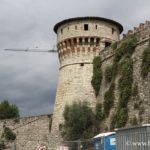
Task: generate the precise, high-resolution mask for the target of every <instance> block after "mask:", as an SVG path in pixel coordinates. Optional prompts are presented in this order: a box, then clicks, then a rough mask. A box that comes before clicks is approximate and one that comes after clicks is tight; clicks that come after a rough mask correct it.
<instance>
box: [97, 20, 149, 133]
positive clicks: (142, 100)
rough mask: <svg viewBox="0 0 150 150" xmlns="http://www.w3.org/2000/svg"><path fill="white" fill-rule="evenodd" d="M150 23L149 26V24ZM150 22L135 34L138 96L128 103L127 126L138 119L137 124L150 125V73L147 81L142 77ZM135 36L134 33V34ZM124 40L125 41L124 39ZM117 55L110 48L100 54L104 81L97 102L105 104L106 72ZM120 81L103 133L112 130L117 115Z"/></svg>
mask: <svg viewBox="0 0 150 150" xmlns="http://www.w3.org/2000/svg"><path fill="white" fill-rule="evenodd" d="M148 23H149V24H148ZM149 25H150V22H146V24H145V25H143V27H142V28H141V29H139V28H136V29H137V30H138V31H137V32H134V34H135V35H136V36H137V37H138V38H139V40H140V41H139V42H138V43H137V45H136V48H135V51H134V53H133V55H132V59H133V79H134V81H133V86H134V85H137V86H138V95H137V96H136V97H134V98H133V97H132V98H131V100H130V101H129V103H128V110H129V112H128V114H129V118H128V122H127V125H126V126H131V125H132V120H133V118H135V117H136V118H137V123H138V124H142V123H150V111H149V109H150V73H149V75H148V77H147V78H146V79H143V78H142V76H141V63H142V55H143V52H144V50H145V48H147V47H148V44H149V41H150V30H149V29H150V26H149ZM130 35H131V34H129V33H128V34H127V35H126V38H127V37H128V36H130ZM132 35H133V32H132ZM123 40H124V39H123ZM114 55H115V51H114V50H113V49H112V48H111V47H109V48H106V49H103V50H102V51H101V52H100V56H101V58H102V70H103V80H102V83H101V89H100V92H99V96H98V98H97V101H98V102H100V103H102V104H103V102H104V94H105V92H106V91H107V90H108V88H109V85H108V84H106V81H105V77H104V72H105V69H106V67H107V66H110V65H112V64H113V58H114ZM118 79H119V76H118V77H117V79H116V81H115V84H116V87H115V101H114V105H113V107H112V109H111V110H110V113H109V117H108V118H106V119H105V120H104V122H103V123H102V125H101V127H102V132H104V131H105V130H106V129H107V130H109V129H110V125H111V119H112V116H113V114H114V113H115V111H116V109H117V106H118V101H119V90H118ZM135 103H136V104H138V107H139V108H134V105H135Z"/></svg>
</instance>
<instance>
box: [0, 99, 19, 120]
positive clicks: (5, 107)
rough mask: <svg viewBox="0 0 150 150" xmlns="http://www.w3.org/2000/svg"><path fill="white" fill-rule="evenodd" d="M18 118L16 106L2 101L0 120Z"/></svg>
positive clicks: (0, 104)
mask: <svg viewBox="0 0 150 150" xmlns="http://www.w3.org/2000/svg"><path fill="white" fill-rule="evenodd" d="M10 118H19V109H18V107H17V106H16V105H14V104H10V103H9V102H8V101H6V100H4V101H3V102H1V103H0V119H10Z"/></svg>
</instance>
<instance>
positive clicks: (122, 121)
mask: <svg viewBox="0 0 150 150" xmlns="http://www.w3.org/2000/svg"><path fill="white" fill-rule="evenodd" d="M127 120H128V110H127V108H119V109H118V111H117V113H116V116H115V126H114V127H115V128H121V127H124V126H125V125H126V123H127Z"/></svg>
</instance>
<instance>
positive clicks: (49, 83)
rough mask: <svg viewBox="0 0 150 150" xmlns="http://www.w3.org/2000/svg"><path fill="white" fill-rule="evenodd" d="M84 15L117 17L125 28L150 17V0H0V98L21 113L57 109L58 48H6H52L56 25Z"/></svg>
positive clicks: (44, 111) (29, 114)
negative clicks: (55, 50)
mask: <svg viewBox="0 0 150 150" xmlns="http://www.w3.org/2000/svg"><path fill="white" fill-rule="evenodd" d="M79 16H99V17H106V18H109V19H114V20H116V21H118V22H120V23H121V24H122V25H123V26H124V30H125V32H126V31H127V30H128V29H132V28H133V27H134V26H138V24H139V23H140V22H145V21H146V20H150V0H0V101H2V100H4V99H7V100H9V101H10V102H11V103H15V104H17V106H18V107H19V108H20V113H21V116H33V115H39V114H49V113H52V112H53V105H54V100H55V92H56V85H57V79H58V69H59V63H58V57H57V54H52V53H22V52H21V53H18V52H17V53H16V52H4V51H3V49H5V48H35V47H38V48H42V49H43V48H44V49H45V48H46V49H52V48H53V46H54V45H55V44H56V35H55V33H54V32H53V26H54V25H55V24H56V23H57V22H59V21H61V20H62V19H66V18H71V17H79Z"/></svg>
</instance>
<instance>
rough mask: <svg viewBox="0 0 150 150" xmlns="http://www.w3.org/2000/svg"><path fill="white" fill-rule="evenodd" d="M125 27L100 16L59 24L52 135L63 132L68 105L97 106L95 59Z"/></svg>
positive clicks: (116, 38) (65, 21)
mask: <svg viewBox="0 0 150 150" xmlns="http://www.w3.org/2000/svg"><path fill="white" fill-rule="evenodd" d="M122 30H123V27H122V25H121V24H119V23H118V22H115V21H113V20H110V19H105V18H100V17H79V18H71V19H67V20H63V21H61V22H59V23H57V24H56V25H55V27H54V31H55V33H56V34H57V47H58V56H59V61H60V72H59V82H58V86H57V93H56V101H55V107H54V113H53V122H52V128H51V134H52V135H56V136H58V135H59V128H60V126H61V124H62V123H63V116H62V114H63V111H64V107H65V105H66V104H70V103H72V102H73V101H83V100H86V101H88V102H89V103H90V104H91V106H95V103H96V98H95V94H94V90H93V87H92V85H91V79H92V75H93V64H92V62H93V58H94V57H95V56H98V55H99V52H100V51H101V50H102V49H103V48H105V47H107V46H109V45H110V44H111V43H113V42H115V41H118V40H119V38H120V33H121V32H122Z"/></svg>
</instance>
